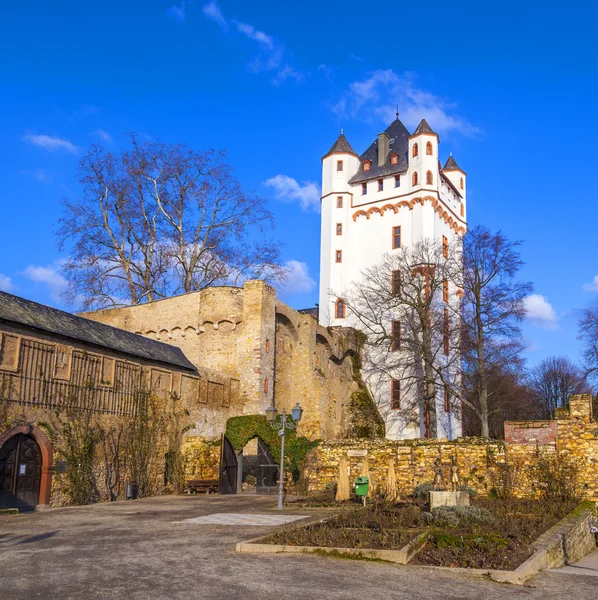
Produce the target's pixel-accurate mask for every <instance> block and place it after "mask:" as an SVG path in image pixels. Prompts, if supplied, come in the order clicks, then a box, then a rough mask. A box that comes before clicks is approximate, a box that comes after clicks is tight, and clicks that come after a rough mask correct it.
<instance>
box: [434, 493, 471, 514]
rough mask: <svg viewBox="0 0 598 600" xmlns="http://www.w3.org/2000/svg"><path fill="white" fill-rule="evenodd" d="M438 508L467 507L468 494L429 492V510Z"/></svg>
mask: <svg viewBox="0 0 598 600" xmlns="http://www.w3.org/2000/svg"><path fill="white" fill-rule="evenodd" d="M438 506H469V492H442V491H438V490H433V491H431V492H430V510H432V509H434V508H437V507H438Z"/></svg>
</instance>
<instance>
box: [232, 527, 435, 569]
mask: <svg viewBox="0 0 598 600" xmlns="http://www.w3.org/2000/svg"><path fill="white" fill-rule="evenodd" d="M428 535H429V534H428V532H427V531H424V532H423V533H420V534H419V535H418V536H417V537H416V538H414V539H413V540H411V541H410V542H409V543H408V544H407V545H406V546H403V548H401V549H400V550H376V549H370V548H336V547H330V546H326V547H325V546H287V545H285V544H260V543H259V542H260V540H263V539H264V537H265V536H261V537H259V538H254V539H252V540H247V541H246V542H239V543H238V544H237V546H236V550H237V552H243V553H247V554H278V553H295V554H297V553H299V554H333V555H335V556H353V557H355V558H366V559H373V560H383V561H386V562H392V563H396V564H399V565H406V564H407V563H408V562H409V561H410V560H411V559H412V558H413V557H414V556H415V555H416V554H417V553H418V552H419V551H420V550H421V549H422V548H423V547H424V544H425V543H426V541H427V539H428Z"/></svg>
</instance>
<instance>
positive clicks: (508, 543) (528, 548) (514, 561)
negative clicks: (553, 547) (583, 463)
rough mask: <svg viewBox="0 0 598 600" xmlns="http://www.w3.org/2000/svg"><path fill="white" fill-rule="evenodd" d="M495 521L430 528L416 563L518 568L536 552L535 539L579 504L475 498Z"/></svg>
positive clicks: (478, 567) (476, 504) (572, 502)
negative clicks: (534, 547) (533, 545)
mask: <svg viewBox="0 0 598 600" xmlns="http://www.w3.org/2000/svg"><path fill="white" fill-rule="evenodd" d="M472 504H473V505H474V506H476V507H479V508H483V509H485V510H487V511H488V512H489V513H490V514H491V515H492V517H493V518H494V521H493V522H486V523H484V522H472V523H469V524H464V525H461V526H459V525H457V526H453V527H451V526H445V527H431V528H430V532H429V536H428V542H427V543H426V545H425V546H424V548H423V549H422V550H421V552H420V553H419V554H418V555H417V556H416V557H415V558H414V559H413V561H412V563H413V564H418V565H438V566H445V567H464V568H473V569H506V570H512V569H516V568H517V567H518V566H519V565H521V564H522V563H524V562H525V561H526V560H527V559H528V558H529V557H530V556H531V555H532V554H533V553H534V549H533V548H532V544H533V542H534V541H535V540H536V539H538V538H539V537H540V536H541V535H542V534H543V533H544V532H546V531H547V530H548V529H550V528H551V527H552V526H553V525H555V524H556V523H558V522H559V521H560V520H561V519H562V518H563V517H565V516H566V515H567V514H568V513H569V512H571V511H572V510H573V509H574V508H575V506H576V505H577V503H576V502H575V501H570V502H565V503H561V502H554V501H553V502H550V501H547V500H544V501H542V502H538V501H536V500H522V499H505V500H490V499H476V500H474V501H473V503H472Z"/></svg>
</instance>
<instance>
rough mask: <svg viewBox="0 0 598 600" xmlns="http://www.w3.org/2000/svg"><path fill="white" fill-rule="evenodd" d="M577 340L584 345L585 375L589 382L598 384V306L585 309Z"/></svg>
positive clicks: (580, 321)
mask: <svg viewBox="0 0 598 600" xmlns="http://www.w3.org/2000/svg"><path fill="white" fill-rule="evenodd" d="M577 339H578V340H581V342H582V343H583V348H582V361H583V369H584V375H585V376H586V377H587V379H588V380H589V381H591V382H593V383H598V304H597V305H596V306H592V307H590V308H586V309H584V311H583V313H582V317H581V319H580V320H579V323H578V336H577Z"/></svg>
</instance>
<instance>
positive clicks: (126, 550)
mask: <svg viewBox="0 0 598 600" xmlns="http://www.w3.org/2000/svg"><path fill="white" fill-rule="evenodd" d="M273 507H274V499H273V498H272V497H259V496H255V495H245V494H243V495H239V496H217V495H214V496H175V497H158V498H150V499H147V500H137V501H134V502H118V503H114V504H96V505H93V506H88V507H77V508H64V509H55V510H50V511H46V512H39V513H33V514H28V515H19V516H16V517H0V599H1V600H13V599H17V598H18V599H21V600H22V599H27V600H29V599H33V598H43V599H44V600H54V599H56V600H58V599H61V600H64V599H71V598H72V599H77V600H79V599H83V598H85V599H86V600H88V599H95V598H114V599H119V600H122V599H129V598H133V599H139V600H141V599H143V600H152V599H163V598H164V599H179V598H180V599H183V598H184V599H187V598H189V599H190V598H199V599H212V598H214V599H218V598H222V599H231V600H241V599H242V600H254V599H255V600H258V599H259V600H269V599H298V600H304V599H305V600H308V599H309V600H328V599H333V598H334V599H348V598H367V600H382V599H384V600H389V599H395V598H396V599H416V598H417V599H420V598H421V599H423V598H425V599H426V600H433V599H440V598H442V599H466V598H472V599H474V598H475V599H478V598H488V599H497V600H499V599H500V600H504V599H505V598H509V599H510V598H515V599H519V598H526V599H527V598H530V599H531V598H534V599H535V598H537V599H540V598H542V599H546V598H559V599H562V598H563V597H574V598H576V599H579V600H586V599H587V600H589V599H592V600H594V599H595V598H596V590H597V589H598V586H597V580H596V578H595V577H589V576H584V575H567V574H564V573H561V572H558V573H545V574H542V575H540V576H539V577H537V578H536V579H535V580H533V581H532V582H531V585H529V586H527V587H514V586H506V585H502V584H497V583H493V582H490V581H486V580H484V579H479V578H473V577H466V576H463V575H455V574H451V573H448V572H445V571H436V570H433V569H427V568H425V567H401V566H396V565H388V564H384V563H374V562H363V561H354V560H344V559H335V558H327V557H318V556H298V555H263V556H262V555H245V554H237V553H236V552H235V550H234V548H235V544H236V543H237V542H239V541H242V540H247V539H250V538H252V537H256V536H258V535H262V534H264V533H266V532H268V531H272V530H273V525H272V519H271V518H269V517H268V516H270V517H272V518H276V517H277V516H280V515H279V513H277V512H276V511H275V510H273ZM290 512H292V513H293V514H296V515H300V514H304V515H309V516H313V514H314V513H310V512H303V513H301V511H290ZM218 514H219V515H220V516H215V515H218ZM231 515H233V516H231ZM234 515H252V516H251V517H247V516H243V517H239V518H238V519H237V518H234ZM264 515H266V517H264ZM201 517H210V518H209V523H205V522H204V523H202V522H201V521H200V520H199V519H198V518H201ZM189 519H192V520H193V521H195V522H193V521H189ZM249 519H250V520H249ZM248 520H249V522H259V523H268V524H267V525H263V524H262V525H249V524H247V522H248ZM225 522H227V523H231V524H228V525H225V524H222V523H225Z"/></svg>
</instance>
